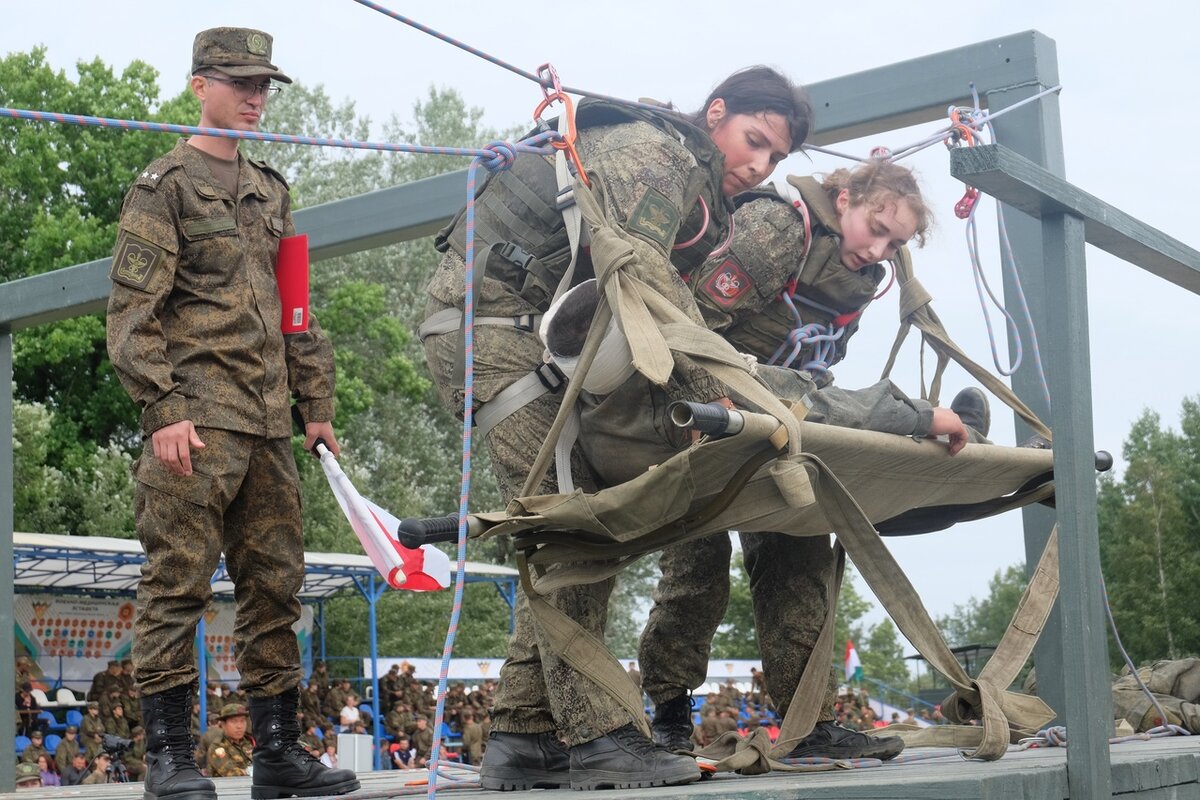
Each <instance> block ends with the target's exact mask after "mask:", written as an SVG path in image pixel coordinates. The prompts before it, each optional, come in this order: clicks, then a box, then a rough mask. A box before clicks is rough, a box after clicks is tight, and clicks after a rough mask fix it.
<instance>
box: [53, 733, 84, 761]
mask: <svg viewBox="0 0 1200 800" xmlns="http://www.w3.org/2000/svg"><path fill="white" fill-rule="evenodd" d="M78 753H79V728H78V727H76V726H74V725H68V726H67V729H66V731H65V732H64V733H63V737H62V739H61V740H60V741H59V743H58V747H56V748H54V760H55V762H57V763H59V764H61V765H62V766H64V767H65V766H67V765H68V764H70V763H71V761H72V759H74V758H75V756H76V754H78Z"/></svg>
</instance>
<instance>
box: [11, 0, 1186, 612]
mask: <svg viewBox="0 0 1200 800" xmlns="http://www.w3.org/2000/svg"><path fill="white" fill-rule="evenodd" d="M587 6H590V7H591V8H594V9H598V10H599V11H598V14H596V15H592V14H585V13H584V11H583V10H582V9H583V8H585V6H584V5H580V4H568V5H564V6H563V7H561V8H560V9H559V10H555V11H540V12H537V13H535V12H534V11H533V9H532V8H530V7H528V6H520V5H516V6H509V7H496V6H491V5H484V4H477V3H462V2H440V3H430V2H413V3H407V4H402V3H400V2H398V0H394V1H393V3H392V7H393V8H394V9H395V10H397V11H399V12H401V13H404V14H407V15H410V16H412V17H414V18H416V19H417V20H418V21H420V22H423V23H425V24H427V25H429V26H431V27H434V28H436V29H438V30H441V31H443V32H445V33H447V34H449V35H451V36H454V37H456V38H459V39H462V40H464V41H466V42H467V43H469V44H471V45H473V46H475V47H477V48H479V49H482V50H485V51H487V52H490V53H492V54H494V55H496V56H498V57H500V58H502V59H504V60H506V61H509V62H511V63H514V64H516V65H517V66H519V67H521V68H523V69H526V70H530V71H532V70H534V69H535V68H536V67H537V66H538V65H539V64H542V63H543V62H546V61H550V62H552V63H554V65H555V66H556V67H557V69H558V71H559V73H560V75H561V77H562V80H563V82H564V83H566V84H568V85H573V86H579V87H586V88H589V89H592V90H595V91H600V92H604V93H607V94H613V95H618V96H622V97H628V98H637V97H639V96H642V97H656V98H660V99H670V100H673V101H674V102H675V103H676V104H678V105H680V106H681V107H683V108H685V109H689V110H690V109H693V108H695V107H696V106H698V105H699V104H700V103H701V102H702V101H703V99H704V97H705V96H706V95H707V93H708V91H709V89H710V88H711V87H712V86H713V85H714V84H715V83H716V82H718V81H719V80H720V79H721V78H722V77H724V76H725V75H726V74H727V73H729V72H731V71H732V70H734V69H737V68H739V67H742V66H745V65H747V64H751V63H769V64H772V65H774V66H777V67H779V68H780V69H782V70H783V71H785V72H787V73H788V74H790V75H791V76H792V77H793V78H794V79H795V80H797V81H799V82H812V81H817V80H823V79H827V78H832V77H837V76H839V75H846V74H850V73H854V72H858V71H861V70H864V69H867V68H872V67H878V66H884V65H887V64H890V63H893V62H897V61H902V60H905V59H909V58H914V57H917V56H922V55H927V54H931V53H936V52H940V51H943V50H949V49H953V48H956V47H961V46H965V45H969V44H973V43H976V42H980V41H984V40H988V39H993V38H997V37H1000V36H1005V35H1008V34H1013V33H1017V32H1020V31H1025V30H1029V29H1035V30H1038V31H1040V32H1041V33H1043V34H1045V35H1046V36H1048V37H1050V38H1051V39H1053V40H1055V42H1056V43H1057V50H1058V62H1059V75H1060V77H1061V81H1062V84H1063V92H1062V94H1061V98H1060V103H1061V109H1062V123H1063V140H1064V143H1065V151H1066V165H1067V178H1068V179H1069V180H1070V181H1072V182H1073V183H1075V184H1076V185H1077V186H1079V187H1081V188H1083V189H1084V190H1086V191H1089V192H1091V193H1093V194H1095V195H1097V196H1098V197H1099V198H1100V199H1102V200H1105V201H1107V202H1110V203H1112V204H1114V205H1116V206H1118V207H1119V208H1121V209H1122V210H1124V211H1126V212H1128V213H1130V214H1132V215H1134V216H1135V217H1138V218H1139V219H1141V220H1143V221H1145V222H1146V223H1148V224H1150V225H1152V226H1154V227H1157V228H1159V229H1160V230H1163V231H1165V232H1167V233H1169V234H1172V235H1174V236H1176V237H1178V238H1180V239H1181V240H1182V241H1183V242H1184V243H1185V244H1188V245H1190V246H1192V247H1196V246H1198V245H1200V234H1197V232H1196V225H1195V216H1196V211H1197V207H1198V204H1197V202H1196V199H1195V195H1196V191H1197V187H1198V185H1200V159H1197V158H1196V155H1195V143H1194V138H1195V135H1196V133H1195V132H1196V130H1197V129H1198V128H1200V125H1198V123H1200V110H1198V106H1197V103H1196V102H1195V98H1194V97H1193V96H1192V94H1191V90H1192V88H1193V86H1194V83H1195V78H1196V73H1197V71H1198V68H1200V55H1198V53H1200V50H1198V49H1197V48H1196V46H1195V41H1194V36H1195V30H1196V28H1197V22H1198V21H1200V12H1197V11H1196V10H1195V7H1190V6H1187V5H1186V4H1182V3H1177V2H1168V0H1148V1H1147V2H1141V3H1138V4H1136V5H1134V6H1131V5H1130V4H1128V3H1124V2H1122V3H1117V2H1113V0H1093V2H1089V3H1087V4H1086V6H1085V4H1082V3H1063V2H1054V1H1053V0H1051V2H1046V0H1006V2H1002V3H984V4H969V5H959V6H953V5H948V4H946V3H890V2H889V3H885V2H881V1H880V0H860V2H853V3H831V4H820V5H818V4H813V3H795V2H792V3H788V2H784V3H778V4H776V5H773V6H772V5H770V4H766V3H752V4H749V5H745V4H737V5H734V4H720V3H714V2H707V1H704V2H701V1H700V0H692V1H691V2H644V1H643V2H628V0H609V1H608V2H605V3H596V4H587ZM0 7H2V8H3V9H4V11H5V14H4V24H3V26H0V52H2V53H7V52H11V51H20V50H28V49H30V48H31V47H33V46H34V45H38V44H42V45H45V46H46V47H47V48H48V57H49V59H50V61H51V62H52V63H53V64H55V65H57V66H60V67H62V68H64V69H66V70H67V71H68V73H70V74H71V75H72V76H74V72H73V65H74V64H75V62H76V61H78V60H81V59H85V60H90V59H91V58H93V57H95V56H99V57H101V58H102V59H103V60H104V61H106V62H107V63H109V64H111V65H113V66H114V67H115V68H118V69H120V68H122V67H124V66H125V65H126V64H128V63H129V61H131V60H132V59H135V58H138V59H142V60H145V61H148V62H149V63H151V64H153V65H154V66H155V67H157V68H158V70H159V72H160V74H161V76H162V78H161V81H160V83H161V85H162V86H163V93H164V95H168V96H169V95H171V94H173V93H174V92H175V91H177V90H178V89H181V88H182V87H183V86H184V84H185V81H186V77H187V71H188V67H189V64H190V54H191V43H192V38H193V36H194V35H195V33H196V32H197V31H198V30H201V29H203V28H207V27H211V26H215V25H239V26H250V27H257V28H261V29H264V30H266V31H268V32H270V33H272V34H273V35H274V36H275V52H274V60H275V63H276V64H278V65H279V66H280V68H282V69H283V70H284V71H285V72H287V73H288V74H290V75H291V76H292V77H294V78H296V79H297V80H299V81H301V82H303V83H305V84H317V83H323V84H324V85H325V87H326V89H327V90H328V92H329V94H330V95H331V96H332V97H333V98H335V99H344V98H349V99H352V100H354V102H355V104H356V106H357V109H358V111H359V112H360V113H365V114H369V115H370V116H371V117H372V119H374V120H376V121H381V120H384V119H386V118H388V117H390V116H391V115H393V114H395V115H398V116H399V117H400V118H401V119H402V120H409V119H410V117H411V110H412V106H413V102H414V100H416V99H418V98H420V97H421V96H423V95H424V94H425V93H426V92H427V90H428V88H429V87H430V85H432V84H436V85H439V86H453V87H455V88H457V89H458V90H460V91H461V92H462V93H463V94H464V95H465V97H466V98H467V101H468V103H469V104H471V105H474V106H479V107H481V108H483V109H484V110H485V114H484V122H485V123H486V124H489V125H493V126H496V127H507V126H509V125H512V124H518V123H523V122H524V121H526V120H527V119H528V117H529V115H530V114H531V112H532V110H533V108H534V106H535V105H536V104H537V101H538V100H539V99H540V93H539V90H538V89H537V87H536V86H535V85H534V84H532V83H530V82H528V81H526V80H525V79H523V78H521V77H519V76H517V75H514V74H512V73H510V72H507V71H504V70H501V69H500V68H498V67H495V66H493V65H491V64H488V63H486V62H483V61H481V60H479V59H477V58H475V57H474V56H471V55H469V54H467V53H465V52H463V51H460V50H458V49H456V48H454V47H451V46H450V45H448V44H445V43H443V42H440V41H437V40H435V39H433V38H431V37H429V36H427V35H425V34H423V33H420V32H419V31H416V30H414V29H412V28H409V27H408V26H405V25H402V24H400V23H399V22H396V21H394V20H391V19H389V18H388V17H385V16H383V15H381V14H379V13H378V12H376V11H373V10H371V9H369V8H366V7H364V6H362V5H359V4H358V3H356V2H353V0H289V2H274V3H266V2H260V1H259V0H237V1H236V2H233V0H206V2H203V3H186V4H185V3H180V2H168V1H167V0H154V1H153V2H152V1H151V0H110V1H109V2H105V3H81V2H66V3H27V2H15V0H2V2H0ZM1084 7H1086V9H1087V10H1086V12H1083V13H1081V12H1079V11H1076V9H1080V8H1084ZM542 8H553V7H552V6H551V7H545V6H543V7H542ZM1189 8H1191V10H1188V9H1189ZM1068 9H1070V10H1068ZM905 32H909V33H905ZM971 77H972V76H970V75H963V82H964V86H965V84H966V82H967V81H969V80H970V79H971ZM49 110H53V109H49ZM0 124H4V123H0ZM937 127H938V125H936V124H930V125H925V126H920V127H918V128H913V129H907V130H904V131H897V132H894V133H893V134H888V135H885V136H880V137H878V138H876V139H873V140H871V141H870V142H853V143H845V144H843V145H840V146H839V149H845V150H848V151H849V152H852V153H859V154H863V155H865V154H866V152H867V150H868V149H869V147H870V146H871V145H873V144H883V145H887V146H889V147H892V148H893V149H896V148H899V147H900V146H903V145H906V144H910V143H912V142H914V141H917V140H919V139H922V138H923V137H924V136H925V135H926V134H927V133H930V132H932V131H934V130H936V129H937ZM263 129H264V130H271V123H270V117H269V112H268V116H267V118H266V120H265V123H264V125H263ZM114 135H116V134H114ZM169 146H170V142H169V141H168V139H167V138H166V137H165V138H164V149H166V148H168V147H169ZM281 146H282V145H281ZM843 163H845V162H839V161H837V160H835V159H831V158H828V157H818V158H815V159H814V160H813V161H812V162H811V163H810V162H808V161H806V160H805V159H803V158H801V157H797V156H794V157H792V158H791V159H789V160H788V161H787V162H785V163H784V164H783V165H782V166H781V167H780V171H779V172H778V173H777V177H779V176H782V175H784V174H786V173H788V172H794V173H797V174H808V173H810V172H813V171H821V170H827V169H831V168H833V167H836V166H840V165H842V164H843ZM906 163H909V164H910V165H912V166H914V167H915V168H916V169H917V170H918V173H919V174H920V176H921V178H922V180H923V183H924V185H925V187H926V190H927V191H926V194H927V196H928V198H929V199H930V201H931V203H932V205H933V207H934V209H935V212H936V214H937V217H938V226H937V228H936V229H935V231H934V239H933V241H932V242H931V243H930V244H929V245H928V246H927V247H926V248H925V249H924V250H923V251H917V252H916V254H915V256H916V269H917V274H918V275H919V276H920V277H921V279H922V282H923V283H924V284H925V286H926V287H927V288H929V289H930V291H931V292H932V293H933V295H934V297H935V298H936V299H935V302H934V307H935V308H936V309H937V311H938V312H939V314H940V315H941V317H942V319H943V321H944V322H945V323H946V325H947V327H948V329H949V331H950V333H951V335H952V336H954V337H955V338H956V339H957V340H958V341H959V343H960V344H961V345H962V346H963V347H964V348H965V349H966V351H967V352H968V353H969V354H970V355H971V356H972V357H974V358H975V359H976V360H978V361H980V362H981V363H984V364H988V363H990V358H991V356H990V353H989V350H988V344H987V335H986V331H985V328H984V323H983V319H982V317H981V315H980V311H979V304H978V301H977V299H976V295H975V288H974V282H973V280H972V277H971V271H970V267H969V261H968V259H967V254H966V247H965V244H964V239H963V223H962V222H961V221H959V220H958V219H956V218H955V216H954V213H953V206H954V203H955V202H957V200H958V199H959V197H961V195H962V185H961V184H957V183H955V182H954V181H952V180H951V179H950V178H949V168H948V159H947V155H946V152H945V150H944V148H942V147H940V146H938V147H935V148H930V149H929V150H926V151H925V152H924V153H922V154H921V155H919V156H918V157H916V158H913V159H911V160H909V161H908V162H906ZM993 217H994V214H993V212H992V204H991V203H990V201H989V202H988V205H987V207H986V208H985V209H983V213H982V214H981V219H983V220H991V219H992V218H993ZM987 228H988V229H989V230H990V229H991V228H992V226H991V225H990V224H989V225H988V226H987ZM985 240H986V243H987V249H986V251H985V262H986V264H987V267H988V272H989V275H990V276H992V280H993V281H994V282H995V285H997V286H999V277H998V276H999V267H998V256H997V247H996V245H995V237H994V235H993V234H987V235H986V236H985ZM1087 258H1088V282H1089V287H1090V311H1091V314H1090V329H1091V341H1092V353H1091V357H1092V376H1093V387H1092V391H1093V397H1094V400H1095V439H1096V446H1097V447H1100V448H1107V449H1109V450H1112V451H1113V452H1114V454H1115V455H1117V456H1118V459H1119V451H1120V448H1121V443H1122V441H1123V439H1124V437H1125V435H1126V434H1127V432H1128V430H1129V427H1130V424H1131V423H1132V422H1133V421H1134V420H1135V419H1136V418H1137V417H1138V416H1139V415H1140V414H1141V412H1142V411H1143V409H1146V408H1150V409H1153V410H1155V411H1157V412H1158V413H1159V414H1160V415H1161V416H1162V418H1163V419H1164V420H1165V421H1166V422H1167V423H1169V424H1171V425H1175V424H1176V423H1177V420H1178V409H1179V406H1180V403H1181V401H1182V400H1183V398H1184V397H1187V396H1191V395H1196V394H1197V393H1200V382H1198V381H1197V378H1196V362H1197V358H1196V355H1197V349H1198V348H1197V345H1196V342H1197V340H1198V338H1200V300H1198V299H1197V298H1196V296H1194V295H1191V294H1188V293H1186V292H1184V291H1183V290H1181V289H1177V288H1175V287H1173V286H1171V285H1170V284H1168V283H1166V282H1165V281H1162V280H1160V279H1157V278H1154V277H1151V276H1148V275H1145V274H1144V273H1141V271H1140V270H1137V269H1135V268H1133V267H1130V266H1128V265H1126V264H1124V263H1123V262H1119V261H1117V260H1116V259H1114V258H1112V257H1110V256H1108V255H1106V254H1104V253H1100V252H1099V251H1096V250H1093V249H1092V248H1089V249H1088V253H1087ZM895 309H896V292H894V291H893V292H892V293H891V294H890V295H888V296H886V297H885V298H883V299H882V300H881V301H879V302H878V303H877V304H876V305H874V306H872V308H871V310H870V311H869V313H868V314H867V315H866V317H865V318H864V322H863V331H862V332H861V333H860V334H859V336H858V338H856V339H855V342H854V344H853V346H852V347H851V353H850V357H849V360H848V361H847V362H846V363H845V364H844V365H842V366H839V368H838V369H837V370H836V372H837V377H838V382H839V383H840V384H841V385H843V386H846V387H853V386H857V385H865V384H868V383H872V382H874V381H875V380H876V379H877V378H878V375H879V370H880V368H881V366H882V364H883V362H884V359H885V357H886V354H887V351H888V348H889V347H890V343H891V340H892V337H893V335H894V333H895V329H896V312H895ZM1001 347H1002V352H1003V344H1002V345H1001ZM912 350H913V348H910V351H912ZM910 356H911V353H910ZM895 379H896V381H897V382H898V383H899V384H900V385H901V386H902V387H903V388H905V389H906V390H908V391H910V392H911V393H914V394H915V393H916V392H917V390H918V383H917V371H916V361H915V357H910V358H908V359H907V360H906V361H905V362H904V363H903V364H902V365H901V369H900V370H899V371H898V372H897V374H896V376H895ZM967 382H968V380H967V378H966V376H965V375H964V374H963V373H961V372H959V371H956V370H954V369H953V368H952V371H951V372H950V373H948V376H947V380H946V392H945V395H944V396H945V397H946V398H947V401H948V398H949V397H951V396H953V393H954V392H955V391H957V390H958V389H959V388H961V387H962V386H964V385H966V384H967ZM995 412H996V413H995V418H994V421H993V438H994V439H996V441H998V442H1000V443H1007V444H1011V443H1012V442H1013V429H1012V420H1011V416H1010V415H1009V414H1007V413H1006V412H1005V411H1003V410H1001V409H995ZM448 457H449V456H448ZM892 546H893V550H894V551H895V552H896V554H897V557H898V558H899V559H900V561H901V563H902V564H903V565H904V567H905V569H906V570H907V571H908V572H909V573H910V575H911V577H912V579H913V582H914V584H915V585H916V587H917V589H918V591H919V592H920V593H921V594H922V596H923V597H924V598H925V600H926V602H927V604H928V606H929V608H930V610H931V612H932V613H934V614H942V613H947V612H950V611H951V610H952V609H953V607H954V605H955V604H958V603H963V602H965V601H966V600H968V598H970V597H971V596H977V597H979V596H983V595H984V594H986V591H987V581H988V579H989V578H990V577H991V576H992V575H993V574H994V573H995V571H996V570H997V569H1001V568H1003V567H1005V566H1007V565H1009V564H1013V563H1016V562H1018V561H1021V560H1023V558H1024V553H1023V540H1022V534H1021V526H1020V518H1019V516H1018V515H1009V516H1007V517H1005V518H1002V519H1000V520H995V521H990V522H986V523H979V524H975V525H971V526H959V527H958V528H956V529H954V530H953V531H952V532H947V533H941V534H934V535H928V536H923V537H913V538H910V539H906V540H900V541H896V540H893V541H892ZM951 566H953V569H952V570H951V569H950V567H951ZM875 618H878V615H876V617H875Z"/></svg>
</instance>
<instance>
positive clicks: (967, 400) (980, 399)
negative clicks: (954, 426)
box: [950, 386, 992, 439]
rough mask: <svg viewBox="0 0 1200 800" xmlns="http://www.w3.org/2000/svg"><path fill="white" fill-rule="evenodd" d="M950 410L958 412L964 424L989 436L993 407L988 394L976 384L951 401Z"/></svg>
mask: <svg viewBox="0 0 1200 800" xmlns="http://www.w3.org/2000/svg"><path fill="white" fill-rule="evenodd" d="M950 410H951V411H953V412H954V413H955V414H958V418H959V419H961V420H962V423H963V425H966V426H967V427H969V428H974V429H975V430H976V431H978V432H979V435H980V436H982V437H983V438H985V439H986V438H987V435H988V431H989V430H990V429H991V427H992V409H991V407H990V406H989V405H988V399H987V395H985V394H984V393H983V392H982V391H980V390H979V389H976V388H975V387H974V386H968V387H967V388H966V389H963V390H962V391H961V392H959V393H958V394H956V395H954V399H953V400H951V401H950Z"/></svg>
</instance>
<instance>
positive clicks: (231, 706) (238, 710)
mask: <svg viewBox="0 0 1200 800" xmlns="http://www.w3.org/2000/svg"><path fill="white" fill-rule="evenodd" d="M248 716H250V711H249V710H248V709H247V708H246V707H245V706H244V705H242V704H241V703H228V704H226V705H224V706H221V714H220V716H218V717H217V719H221V720H225V719H230V718H232V717H248Z"/></svg>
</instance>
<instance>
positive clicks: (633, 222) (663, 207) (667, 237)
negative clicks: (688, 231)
mask: <svg viewBox="0 0 1200 800" xmlns="http://www.w3.org/2000/svg"><path fill="white" fill-rule="evenodd" d="M625 229H626V230H628V231H629V232H630V233H640V234H641V235H642V236H645V237H646V238H647V239H649V240H650V241H652V242H655V243H657V244H659V245H661V246H662V247H663V248H664V249H668V248H670V246H671V243H672V242H674V241H675V234H676V233H677V232H678V231H679V209H677V208H675V206H674V205H672V203H671V201H670V200H668V199H667V198H666V197H664V196H663V194H662V192H660V191H658V190H657V189H647V190H646V193H645V194H644V195H642V199H641V200H640V201H638V204H637V206H636V207H635V208H634V209H633V213H632V214H631V215H630V216H629V222H627V223H626V224H625Z"/></svg>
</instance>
